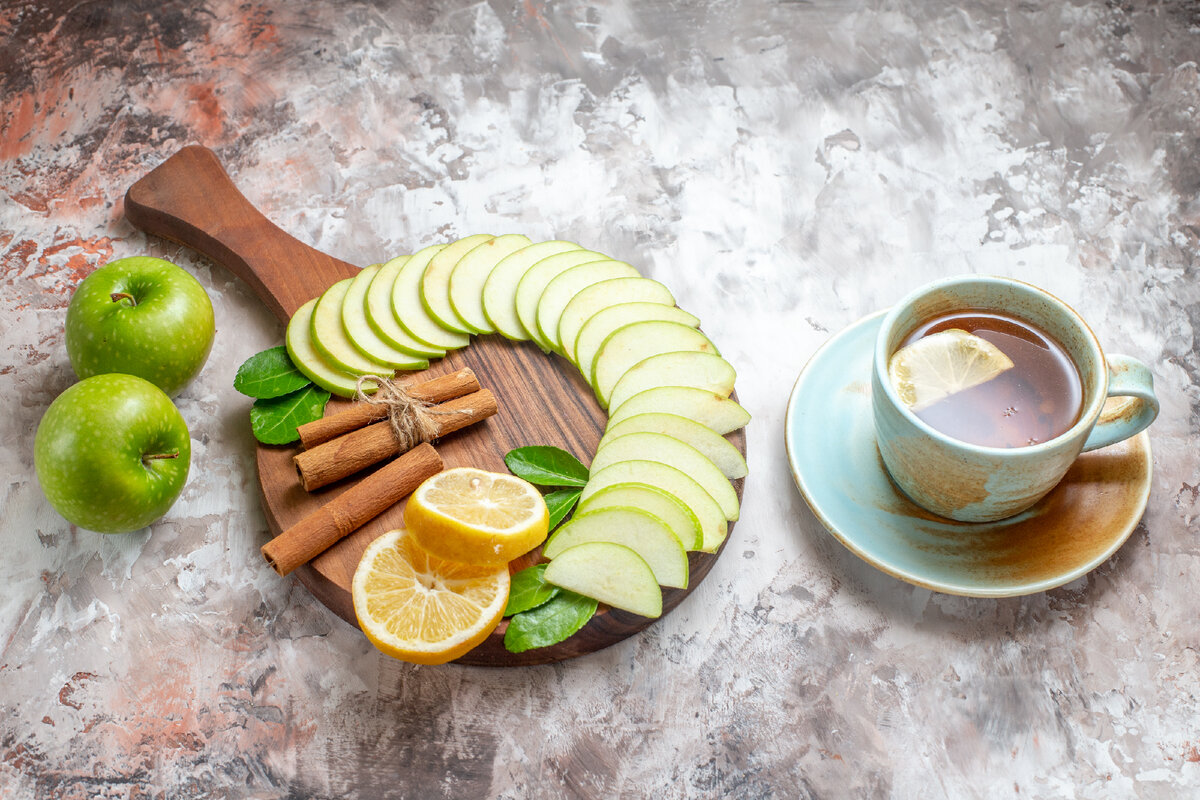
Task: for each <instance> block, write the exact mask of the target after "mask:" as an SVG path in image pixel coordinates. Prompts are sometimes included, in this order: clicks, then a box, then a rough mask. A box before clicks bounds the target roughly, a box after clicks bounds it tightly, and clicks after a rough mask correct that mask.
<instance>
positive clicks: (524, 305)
mask: <svg viewBox="0 0 1200 800" xmlns="http://www.w3.org/2000/svg"><path fill="white" fill-rule="evenodd" d="M611 260H612V259H610V258H609V257H608V256H606V255H604V254H603V253H596V252H594V251H592V250H569V251H567V252H565V253H558V254H556V255H552V256H550V257H548V258H543V259H542V260H541V261H539V262H537V263H536V264H534V265H533V266H532V267H530V268H529V269H528V270H526V271H525V275H524V276H522V278H521V282H520V283H518V284H517V294H516V302H517V318H518V319H519V320H521V325H522V327H524V328H525V330H527V331H528V332H529V338H530V339H532V340H533V341H534V342H536V343H537V346H538V347H540V348H542V349H543V350H545V351H546V352H547V353H548V352H550V343H549V342H547V341H546V340H545V339H543V338H542V337H541V334H540V333H539V332H538V327H537V307H538V301H539V300H541V299H542V292H544V291H546V284H548V283H550V281H551V280H553V279H554V277H555V276H556V275H558V274H559V273H560V272H566V271H567V270H569V269H570V268H571V267H577V266H579V265H580V264H588V263H591V262H593V261H611Z"/></svg>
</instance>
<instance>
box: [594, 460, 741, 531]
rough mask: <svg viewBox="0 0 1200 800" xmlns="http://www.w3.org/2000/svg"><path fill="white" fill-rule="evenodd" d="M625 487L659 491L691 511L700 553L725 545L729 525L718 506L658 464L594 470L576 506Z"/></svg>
mask: <svg viewBox="0 0 1200 800" xmlns="http://www.w3.org/2000/svg"><path fill="white" fill-rule="evenodd" d="M624 483H640V484H645V485H646V486H653V487H654V488H656V489H661V490H662V491H664V492H666V493H667V494H669V495H672V496H673V497H675V498H676V499H678V500H679V502H681V503H683V504H684V505H685V506H687V507H688V508H689V509H691V511H692V513H693V514H695V515H696V519H698V520H699V521H700V531H701V542H702V544H701V547H700V549H701V550H703V551H704V552H706V553H715V552H716V551H717V548H718V547H720V546H721V542H723V541H725V536H726V535H727V534H728V533H729V522H728V521H727V520H726V519H725V514H724V513H722V511H721V506H719V505H717V501H716V500H714V499H713V496H712V495H711V494H709V493H708V492H706V491H704V487H703V486H701V485H700V484H698V483H696V481H695V480H694V479H693V478H692V477H691V476H689V475H687V474H685V473H683V472H680V471H679V470H677V469H675V467H672V466H669V465H667V464H664V463H662V462H661V461H619V462H617V463H615V464H610V465H609V466H607V467H604V468H603V469H599V470H593V471H592V473H591V475H589V477H588V482H587V485H586V486H584V487H583V493H582V494H581V495H580V496H579V504H580V505H581V506H582V505H585V504H586V503H587V501H588V500H589V499H590V498H591V497H592V496H593V495H596V494H598V493H600V492H601V491H603V490H604V489H606V488H608V487H609V486H614V485H617V484H624Z"/></svg>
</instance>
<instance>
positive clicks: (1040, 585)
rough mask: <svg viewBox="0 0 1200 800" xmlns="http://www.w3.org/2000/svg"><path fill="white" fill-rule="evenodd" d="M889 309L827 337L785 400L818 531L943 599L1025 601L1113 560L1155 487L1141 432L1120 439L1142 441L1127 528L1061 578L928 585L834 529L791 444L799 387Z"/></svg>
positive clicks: (797, 471)
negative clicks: (1140, 466) (1138, 489)
mask: <svg viewBox="0 0 1200 800" xmlns="http://www.w3.org/2000/svg"><path fill="white" fill-rule="evenodd" d="M889 310H890V309H887V308H884V309H881V310H879V311H875V312H873V313H871V314H868V315H866V316H864V317H862V318H860V319H858V320H857V321H855V322H853V323H851V324H849V325H847V326H846V327H844V328H842V329H841V330H840V331H838V332H837V333H835V334H834V335H833V336H830V337H829V338H828V339H827V340H826V341H825V342H824V343H823V344H821V346H820V347H818V348H817V349H816V350H815V351H814V352H813V354H812V355H811V356H810V357H809V358H808V360H807V361H806V362H805V364H804V367H802V368H801V370H800V372H799V374H797V376H796V381H795V383H793V385H792V391H791V394H790V396H789V397H788V403H787V408H786V411H785V413H784V450H785V451H786V453H787V459H788V465H789V467H790V469H791V473H792V480H793V482H794V483H795V484H796V488H797V489H798V490H799V492H800V496H801V497H802V498H803V499H804V502H805V504H806V505H807V506H808V508H809V510H810V511H811V512H812V514H813V516H814V517H816V519H817V521H818V522H820V523H821V526H822V527H823V528H825V530H826V531H827V532H828V533H829V534H830V535H831V536H833V538H834V539H836V540H837V541H838V542H840V543H841V544H842V546H843V547H845V548H846V549H847V550H849V551H850V552H851V553H853V554H854V555H855V556H857V557H858V558H860V559H862V560H863V561H865V562H866V563H867V564H870V565H871V566H872V567H874V568H876V569H878V570H879V571H880V572H883V573H884V574H886V575H890V576H891V577H893V578H896V579H898V580H901V581H904V582H905V583H908V584H911V585H913V586H919V587H921V588H923V589H929V590H931V591H935V592H940V593H942V594H949V595H955V596H958V597H978V598H1001V597H1023V596H1026V595H1031V594H1039V593H1041V592H1045V591H1049V590H1051V589H1055V588H1058V587H1060V586H1064V585H1066V584H1068V583H1070V582H1071V581H1074V580H1077V579H1078V578H1081V577H1083V576H1084V575H1087V574H1088V573H1090V572H1091V571H1092V570H1094V569H1096V568H1097V567H1099V566H1100V565H1101V564H1103V563H1104V562H1106V561H1108V560H1109V559H1110V558H1112V556H1113V555H1114V554H1115V553H1116V552H1117V550H1119V549H1121V546H1122V545H1124V544H1125V542H1126V541H1128V540H1129V537H1130V536H1131V535H1132V534H1133V532H1134V531H1135V530H1136V529H1137V526H1138V524H1139V523H1140V522H1141V520H1142V518H1143V517H1144V516H1145V513H1146V508H1147V506H1148V504H1149V500H1150V492H1151V489H1152V486H1153V466H1154V458H1153V451H1152V449H1151V445H1150V436H1149V432H1148V431H1142V432H1141V433H1138V434H1137V435H1136V436H1134V437H1131V439H1126V440H1124V441H1126V442H1130V441H1131V440H1140V441H1138V442H1135V443H1134V444H1135V445H1136V446H1140V448H1141V449H1143V450H1144V464H1145V468H1144V470H1143V471H1142V479H1141V482H1142V491H1141V493H1140V496H1139V497H1138V498H1137V503H1136V504H1134V506H1131V508H1132V509H1133V510H1131V511H1130V513H1129V515H1128V519H1127V520H1126V522H1125V524H1124V525H1123V526H1122V527H1121V529H1120V531H1119V533H1117V534H1116V535H1114V536H1113V538H1112V541H1111V542H1110V545H1109V547H1107V548H1105V549H1104V551H1103V552H1102V553H1100V554H1098V555H1097V556H1096V557H1095V558H1092V559H1089V560H1088V561H1086V562H1084V563H1081V564H1079V565H1076V566H1073V567H1072V568H1071V569H1069V570H1066V571H1064V572H1062V573H1059V574H1058V575H1054V576H1052V577H1048V578H1044V579H1042V580H1039V581H1033V582H1026V583H1019V584H1014V583H1003V584H998V585H996V586H994V587H992V588H985V587H981V586H979V585H977V584H973V585H970V586H966V585H962V584H950V583H945V582H942V581H937V580H931V579H929V578H928V577H925V576H922V575H920V574H915V573H913V572H911V571H909V570H904V569H899V568H897V567H896V566H895V565H892V564H890V563H888V562H887V561H885V560H883V559H881V558H880V557H879V556H878V555H877V554H875V553H873V552H870V551H868V550H865V549H864V548H863V547H861V546H860V545H859V544H857V543H856V540H855V538H854V536H853V535H852V534H848V533H846V532H845V531H843V530H841V529H840V528H839V527H838V526H837V525H835V524H833V521H832V519H831V517H830V516H829V514H827V513H826V512H825V511H823V510H822V508H821V503H820V500H819V498H818V497H816V493H815V492H814V491H813V490H812V488H811V487H810V486H809V485H807V484H806V481H805V478H804V476H803V474H802V466H801V462H802V459H801V458H799V456H798V452H799V451H798V449H797V448H796V446H795V444H796V443H795V442H794V441H793V439H792V436H793V433H792V431H793V428H794V427H796V426H795V425H794V424H793V422H794V421H795V419H796V416H797V414H798V413H800V412H799V409H800V396H801V390H802V388H803V387H802V384H803V382H804V379H805V377H806V376H807V375H808V374H809V372H810V369H811V368H812V367H813V365H814V364H816V363H817V362H818V361H820V360H821V359H822V358H824V357H825V356H826V355H827V354H828V353H829V352H831V351H832V350H833V349H834V348H836V347H837V345H838V344H839V343H840V342H841V340H843V339H845V338H849V337H850V336H851V335H852V334H853V333H854V332H856V331H857V330H858V329H859V328H862V327H867V326H869V325H871V324H873V323H874V324H882V321H883V317H884V316H885V315H886V314H887V313H888V311H889ZM868 355H869V356H870V357H871V358H873V351H872V353H869V354H868ZM865 378H866V380H867V381H869V379H870V375H869V374H868V375H866V376H865ZM893 488H894V487H893ZM897 493H898V490H897ZM999 522H1001V523H1002V522H1005V520H1000V521H999ZM958 524H963V525H978V526H980V527H985V528H986V527H990V526H993V525H996V524H998V523H993V522H981V523H958ZM1114 530H1115V528H1114Z"/></svg>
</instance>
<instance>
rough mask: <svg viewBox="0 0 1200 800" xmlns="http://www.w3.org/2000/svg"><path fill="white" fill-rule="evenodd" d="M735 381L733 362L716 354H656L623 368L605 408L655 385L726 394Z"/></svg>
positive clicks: (616, 406) (613, 406)
mask: <svg viewBox="0 0 1200 800" xmlns="http://www.w3.org/2000/svg"><path fill="white" fill-rule="evenodd" d="M735 380H737V372H736V371H735V370H734V368H733V365H732V364H730V363H729V362H728V361H726V360H725V359H723V358H721V356H719V355H717V354H716V353H701V352H697V351H694V350H680V351H678V352H674V353H659V354H658V355H656V356H650V357H649V358H647V359H644V360H642V361H639V362H638V363H636V364H634V365H633V366H632V367H630V368H629V369H628V370H626V371H625V374H624V375H622V376H621V379H620V380H618V381H617V385H616V386H614V387H613V390H612V393H611V394H610V395H609V396H608V407H609V408H611V409H616V408H620V407H621V406H622V405H623V404H624V403H625V401H626V400H628V399H629V398H630V397H633V396H634V395H635V394H638V393H640V392H644V391H646V390H647V389H654V388H657V387H659V386H692V387H695V388H697V389H705V390H707V391H710V392H712V393H713V394H719V395H721V396H722V397H728V396H729V395H730V394H731V393H732V392H733V384H734V381H735Z"/></svg>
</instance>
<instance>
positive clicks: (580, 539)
mask: <svg viewBox="0 0 1200 800" xmlns="http://www.w3.org/2000/svg"><path fill="white" fill-rule="evenodd" d="M584 542H612V543H614V544H623V545H625V546H626V547H628V548H629V549H630V550H632V551H634V552H635V553H637V554H638V555H639V556H641V557H642V560H643V561H645V562H646V564H647V565H648V566H649V567H650V571H651V572H653V573H654V579H655V581H656V582H657V583H658V584H659V585H660V586H671V587H674V588H677V589H686V588H687V585H688V560H687V552H686V551H685V550H684V548H683V543H682V542H680V541H679V537H678V536H676V535H675V533H674V532H673V531H672V530H671V529H670V528H669V527H668V526H667V524H666V523H665V522H663V521H662V520H661V519H659V518H658V517H656V516H654V515H653V514H651V513H650V512H648V511H645V510H643V509H640V508H632V507H628V506H626V507H620V506H611V507H609V508H602V509H598V510H595V511H590V512H587V513H584V514H581V513H576V514H575V515H574V516H573V517H571V519H570V521H569V522H567V523H566V524H564V525H563V526H562V527H560V528H559V529H558V530H556V531H555V532H554V535H553V536H551V537H550V538H549V539H548V540H547V541H546V545H545V546H544V547H543V548H542V555H544V556H545V557H546V558H548V559H550V560H551V561H553V560H554V558H555V556H557V555H559V554H560V553H562V552H563V551H565V550H567V549H569V548H571V547H575V546H576V545H580V544H583V543H584Z"/></svg>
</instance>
